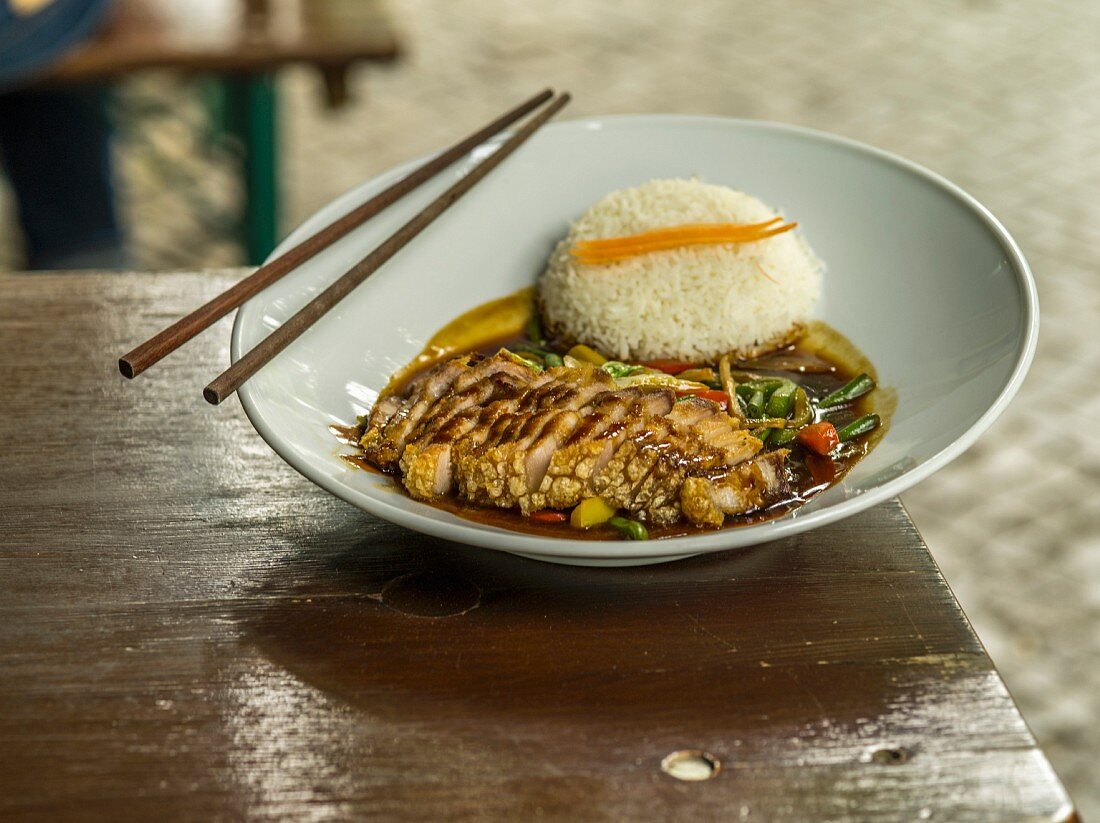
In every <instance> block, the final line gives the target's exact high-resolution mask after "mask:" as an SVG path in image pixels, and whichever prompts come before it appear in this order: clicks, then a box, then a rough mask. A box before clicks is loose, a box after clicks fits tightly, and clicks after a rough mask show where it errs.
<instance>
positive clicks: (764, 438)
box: [756, 429, 781, 446]
mask: <svg viewBox="0 0 1100 823" xmlns="http://www.w3.org/2000/svg"><path fill="white" fill-rule="evenodd" d="M777 431H781V429H761V430H760V431H758V432H756V436H757V437H758V438H760V444H761V445H763V446H767V445H768V439H769V438H770V437H771V436H772V435H773V434H775V433H776V432H777Z"/></svg>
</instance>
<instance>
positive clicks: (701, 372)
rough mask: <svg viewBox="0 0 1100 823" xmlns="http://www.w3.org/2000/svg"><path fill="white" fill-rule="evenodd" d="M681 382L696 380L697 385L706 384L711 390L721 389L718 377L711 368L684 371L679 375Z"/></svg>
mask: <svg viewBox="0 0 1100 823" xmlns="http://www.w3.org/2000/svg"><path fill="white" fill-rule="evenodd" d="M677 376H678V377H679V378H680V379H681V380H694V381H695V382H696V383H706V384H707V385H708V386H710V387H711V388H720V387H721V386H720V384H719V382H718V375H716V374H715V373H714V369H712V368H710V367H709V366H704V367H702V368H693V369H687V370H685V371H682V372H680V373H679V375H677Z"/></svg>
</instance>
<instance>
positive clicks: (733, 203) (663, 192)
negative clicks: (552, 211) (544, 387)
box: [538, 180, 823, 361]
mask: <svg viewBox="0 0 1100 823" xmlns="http://www.w3.org/2000/svg"><path fill="white" fill-rule="evenodd" d="M776 216H779V213H778V212H776V211H775V210H774V209H772V208H770V207H768V206H766V205H765V204H764V203H762V202H761V201H760V200H758V199H756V198H755V197H752V196H751V195H748V194H745V193H744V192H739V191H734V190H733V189H730V188H727V187H725V186H715V185H708V184H706V183H701V182H699V181H697V180H653V181H651V182H649V183H646V184H644V185H641V186H637V187H634V188H629V189H621V190H619V191H614V192H612V193H611V194H609V195H607V196H606V197H604V198H603V199H602V200H600V201H599V202H597V203H596V204H595V205H593V206H592V207H591V208H589V209H588V211H586V212H585V213H584V214H583V215H582V216H581V217H580V219H579V220H577V221H576V222H575V223H574V224H573V226H572V228H571V229H570V231H569V234H568V235H567V236H566V238H565V239H564V240H562V241H561V242H560V243H559V244H558V246H557V248H556V249H555V250H554V253H553V254H552V255H551V257H550V260H549V263H548V265H547V268H546V271H545V272H543V274H542V276H541V277H540V278H539V283H538V299H539V306H540V309H541V312H542V318H543V322H544V324H545V326H546V328H547V330H548V331H549V332H550V333H551V334H553V335H555V336H558V337H560V338H562V339H564V340H566V341H570V342H583V343H587V344H588V345H590V346H594V347H595V348H596V349H598V350H599V351H600V352H602V353H603V354H605V355H608V356H611V357H615V358H618V359H622V360H628V359H629V360H649V359H655V358H676V359H681V360H692V361H713V360H714V359H716V358H717V357H719V356H720V355H722V354H725V353H727V352H734V353H735V354H736V353H742V354H745V353H748V352H750V351H753V350H758V349H760V348H764V349H767V348H775V347H778V346H779V345H782V344H784V343H786V342H788V341H789V340H790V339H791V338H792V337H793V336H795V335H796V334H797V331H798V329H799V328H800V324H802V323H804V322H805V321H806V320H807V319H808V318H809V315H810V311H811V309H812V308H813V305H814V302H815V301H816V300H817V298H818V296H819V295H820V293H821V276H822V269H823V266H822V263H821V261H820V260H818V259H817V257H816V256H815V255H814V253H813V252H812V251H811V250H810V248H809V246H807V245H806V243H805V241H804V240H803V239H802V237H801V235H800V233H799V232H798V231H797V230H796V231H793V232H787V233H785V234H780V235H777V236H775V237H770V238H767V239H765V240H760V241H756V242H751V243H740V244H724V245H714V246H688V247H683V248H678V249H671V250H668V251H659V252H650V253H648V254H643V255H639V256H636V257H631V258H628V259H626V260H621V261H619V262H616V263H611V264H607V265H584V264H581V263H578V262H577V261H576V260H575V259H574V258H573V257H572V255H571V254H570V249H571V248H572V247H573V244H574V243H576V242H578V241H581V240H597V239H602V238H609V237H621V236H624V235H631V234H638V233H641V232H646V231H652V230H655V229H661V228H668V227H670V226H677V225H683V224H686V223H758V222H761V221H764V220H769V219H771V218H773V217H776Z"/></svg>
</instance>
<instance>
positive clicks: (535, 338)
mask: <svg viewBox="0 0 1100 823" xmlns="http://www.w3.org/2000/svg"><path fill="white" fill-rule="evenodd" d="M523 332H524V334H526V335H527V339H528V340H530V341H532V342H533V343H540V344H544V343H546V336H545V335H544V334H543V333H542V323H541V322H540V321H539V315H538V312H534V311H533V312H531V317H530V319H529V320H528V321H527V323H526V324H525V325H524V327H523Z"/></svg>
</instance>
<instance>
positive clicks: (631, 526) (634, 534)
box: [607, 517, 649, 540]
mask: <svg viewBox="0 0 1100 823" xmlns="http://www.w3.org/2000/svg"><path fill="white" fill-rule="evenodd" d="M607 523H608V525H609V526H611V527H612V528H613V529H615V531H617V532H619V534H621V535H622V536H623V537H625V538H626V539H627V540H649V530H648V529H647V528H646V527H645V526H644V525H643V524H642V523H639V522H638V521H637V520H631V519H630V518H629V517H612V518H611V519H610V520H608V521H607Z"/></svg>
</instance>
